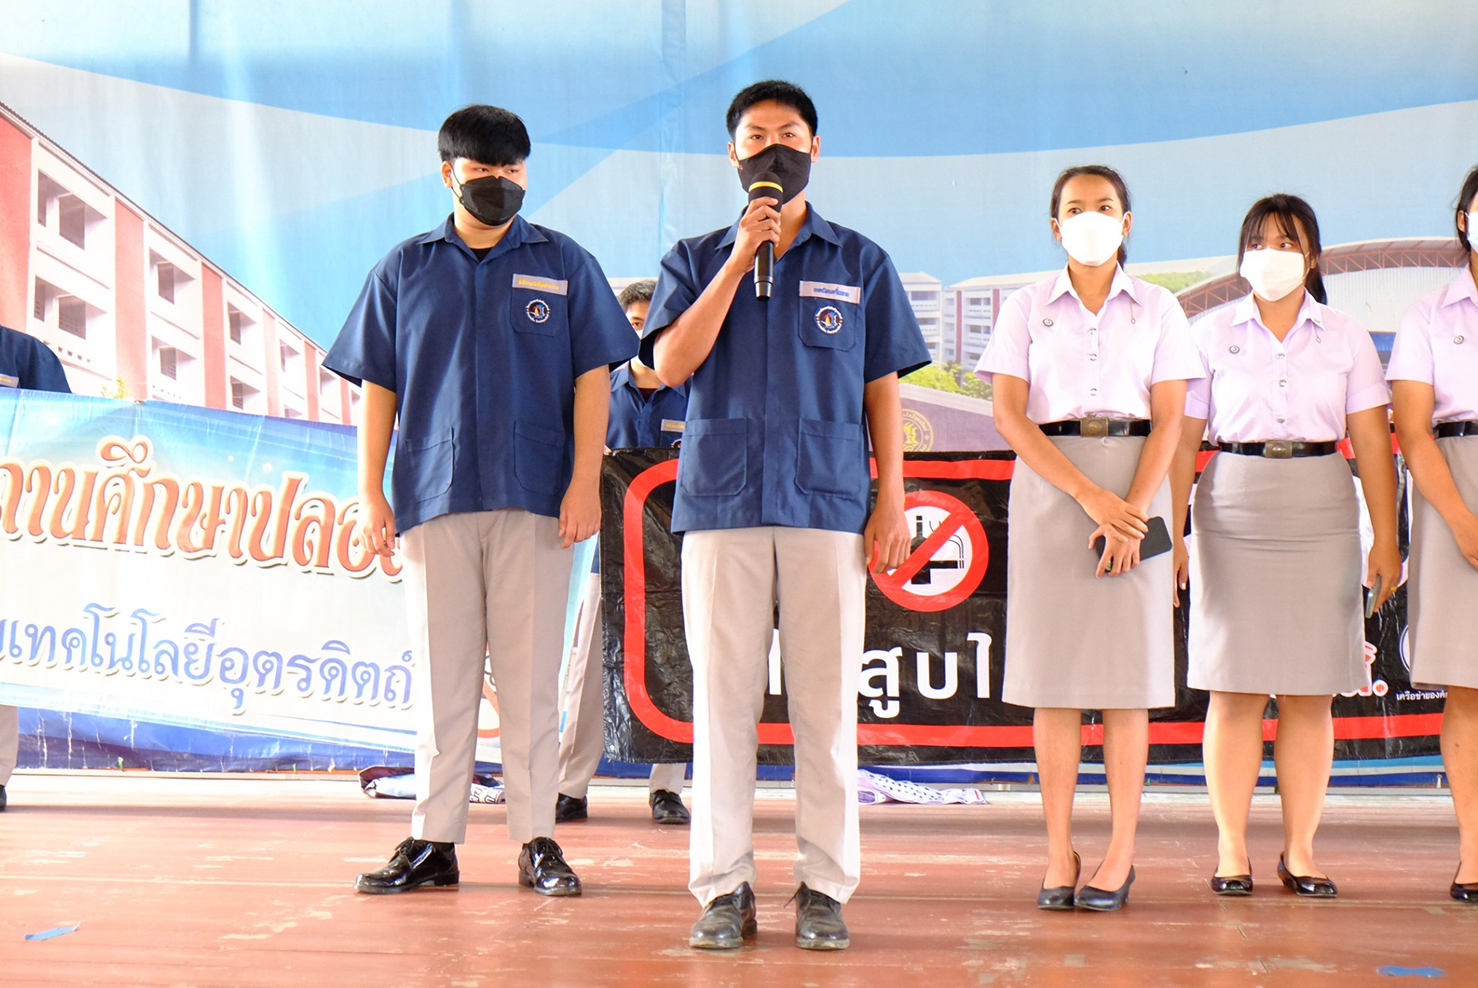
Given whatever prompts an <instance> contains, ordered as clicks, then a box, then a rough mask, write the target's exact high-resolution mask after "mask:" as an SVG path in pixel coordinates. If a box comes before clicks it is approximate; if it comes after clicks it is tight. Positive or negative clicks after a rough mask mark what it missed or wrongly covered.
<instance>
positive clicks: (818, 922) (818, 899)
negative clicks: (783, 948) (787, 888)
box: [791, 882, 852, 950]
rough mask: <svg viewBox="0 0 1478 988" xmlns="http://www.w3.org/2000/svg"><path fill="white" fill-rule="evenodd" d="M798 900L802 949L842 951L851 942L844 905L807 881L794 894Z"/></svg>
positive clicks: (798, 936)
mask: <svg viewBox="0 0 1478 988" xmlns="http://www.w3.org/2000/svg"><path fill="white" fill-rule="evenodd" d="M791 898H792V899H794V900H795V945H796V946H797V947H800V948H801V949H803V950H841V949H843V948H845V947H849V946H851V944H852V938H851V936H850V935H849V934H848V932H847V924H846V922H845V921H843V919H842V904H841V903H840V902H838V901H836V900H835V899H833V898H832V897H831V896H829V895H826V894H825V893H822V892H817V891H816V890H815V889H812V888H808V887H807V886H806V883H805V882H802V883H801V887H800V888H798V889H796V890H795V895H793V896H791Z"/></svg>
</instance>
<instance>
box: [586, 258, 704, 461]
mask: <svg viewBox="0 0 1478 988" xmlns="http://www.w3.org/2000/svg"><path fill="white" fill-rule="evenodd" d="M656 287H657V283H656V282H655V281H653V280H652V279H650V278H648V279H647V280H645V281H634V282H632V283H631V284H629V285H627V286H626V287H625V288H623V289H622V290H621V293H620V294H619V295H618V296H617V297H616V301H618V302H619V303H620V304H621V308H622V309H623V310H624V311H625V313H626V319H627V321H628V322H630V323H631V328H632V329H634V330H636V332H637V335H638V336H640V335H641V332H642V329H643V328H645V326H646V324H647V313H648V312H649V310H650V309H651V305H652V290H653V289H654V288H656ZM687 414H688V386H687V384H686V383H684V384H679V385H677V386H676V387H672V388H669V387H668V386H667V385H665V384H663V383H662V379H661V378H659V377H658V376H657V372H656V371H654V370H652V368H650V367H648V366H647V365H646V364H644V363H642V360H641V357H639V356H638V357H632V358H631V359H630V360H628V361H627V362H626V363H625V364H623V365H622V366H620V367H618V368H616V370H615V372H613V373H612V374H611V421H610V424H609V425H608V426H607V427H606V446H608V447H609V448H611V449H621V448H623V447H630V448H639V449H654V448H656V449H667V448H670V447H672V446H676V445H678V443H680V442H681V441H682V438H683V420H684V419H686V418H687Z"/></svg>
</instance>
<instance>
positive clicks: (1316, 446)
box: [1216, 439, 1339, 460]
mask: <svg viewBox="0 0 1478 988" xmlns="http://www.w3.org/2000/svg"><path fill="white" fill-rule="evenodd" d="M1216 448H1217V449H1219V450H1221V451H1222V452H1223V453H1236V454H1238V455H1240V456H1266V457H1268V458H1269V459H1273V460H1286V459H1288V458H1289V457H1290V456H1328V455H1329V454H1330V453H1333V452H1334V451H1335V450H1337V449H1339V443H1337V442H1324V443H1305V442H1298V441H1296V440H1292V439H1269V440H1268V441H1267V442H1265V443H1217V444H1216Z"/></svg>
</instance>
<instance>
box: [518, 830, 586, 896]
mask: <svg viewBox="0 0 1478 988" xmlns="http://www.w3.org/2000/svg"><path fill="white" fill-rule="evenodd" d="M518 884H520V885H523V886H526V887H528V888H531V889H533V890H534V891H535V892H538V893H539V894H540V895H579V894H580V876H578V875H576V874H575V872H574V869H572V868H571V867H570V866H569V865H567V864H565V856H564V852H563V851H561V850H560V849H559V845H558V844H556V843H555V842H554V839H553V838H551V837H535V838H534V839H533V840H531V841H529V842H528V843H527V844H525V845H524V846H523V850H521V851H519V852H518Z"/></svg>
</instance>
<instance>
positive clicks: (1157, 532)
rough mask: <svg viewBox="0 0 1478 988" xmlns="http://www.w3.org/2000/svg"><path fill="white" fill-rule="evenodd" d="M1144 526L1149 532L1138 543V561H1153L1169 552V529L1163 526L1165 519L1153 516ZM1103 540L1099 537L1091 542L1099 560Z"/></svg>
mask: <svg viewBox="0 0 1478 988" xmlns="http://www.w3.org/2000/svg"><path fill="white" fill-rule="evenodd" d="M1146 524H1147V525H1148V526H1149V531H1148V532H1145V533H1144V539H1143V540H1142V541H1141V542H1140V543H1139V561H1140V562H1144V561H1145V560H1146V559H1153V558H1154V557H1155V556H1158V555H1159V554H1160V553H1162V552H1169V551H1170V529H1169V528H1168V527H1166V525H1165V519H1164V518H1162V517H1161V516H1159V515H1155V516H1154V517H1153V518H1151V519H1150V520H1149V521H1148V522H1146ZM1103 547H1104V538H1103V536H1102V535H1100V536H1099V537H1098V538H1096V539H1094V540H1093V554H1094V556H1096V557H1097V558H1099V559H1102V558H1103Z"/></svg>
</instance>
